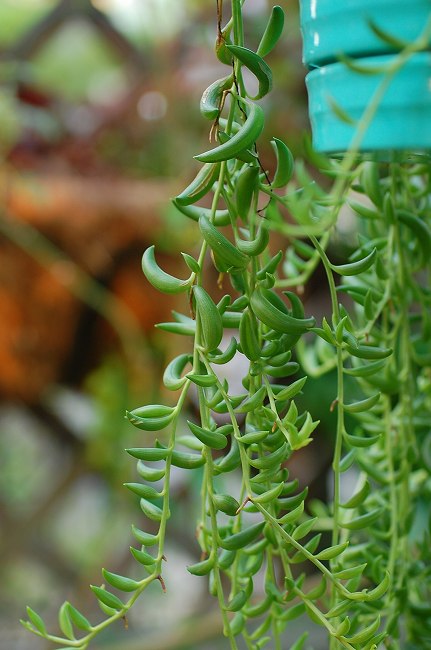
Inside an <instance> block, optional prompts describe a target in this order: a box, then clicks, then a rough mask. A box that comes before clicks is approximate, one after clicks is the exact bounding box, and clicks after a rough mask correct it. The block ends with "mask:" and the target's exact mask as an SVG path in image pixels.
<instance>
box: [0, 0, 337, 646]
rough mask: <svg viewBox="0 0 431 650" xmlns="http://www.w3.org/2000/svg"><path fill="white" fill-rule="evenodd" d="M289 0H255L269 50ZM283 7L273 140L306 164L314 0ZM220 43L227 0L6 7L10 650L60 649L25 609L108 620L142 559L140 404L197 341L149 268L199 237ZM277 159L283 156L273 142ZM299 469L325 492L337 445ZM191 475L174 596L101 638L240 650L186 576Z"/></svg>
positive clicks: (179, 525)
mask: <svg viewBox="0 0 431 650" xmlns="http://www.w3.org/2000/svg"><path fill="white" fill-rule="evenodd" d="M270 6H271V5H270V3H269V2H266V1H265V0H252V1H251V2H248V3H246V6H245V16H246V20H247V25H246V32H247V38H248V43H249V46H250V47H253V43H256V42H258V39H259V36H260V33H261V31H262V26H263V25H264V23H265V20H266V17H267V14H268V9H269V8H270ZM284 8H285V9H286V12H287V25H286V27H285V32H284V37H283V39H282V41H281V43H280V45H279V46H278V47H277V48H276V51H275V52H274V53H272V54H271V62H270V63H271V67H272V69H273V72H274V88H275V90H274V92H272V93H271V95H270V99H268V100H265V102H266V103H265V109H266V112H267V122H266V134H267V138H266V139H267V141H269V138H270V137H272V136H273V135H280V136H281V137H283V138H284V139H285V140H286V141H287V142H288V143H289V146H290V147H291V148H292V150H293V151H294V153H297V154H299V155H300V154H301V153H302V136H303V133H304V131H305V130H306V128H307V117H306V97H305V89H304V83H303V77H304V72H303V70H302V66H301V53H300V32H299V27H298V16H297V8H296V5H295V3H289V4H288V6H287V3H286V6H284ZM215 34H216V12H215V2H214V1H213V0H175V1H173V0H93V2H90V0H3V1H2V2H1V3H0V83H1V86H0V155H1V157H2V166H1V172H0V187H1V202H0V205H1V215H0V251H1V266H0V313H1V315H2V319H1V325H0V365H1V368H2V371H1V376H0V396H1V405H0V433H1V436H0V512H1V524H0V525H1V538H0V539H1V541H0V557H1V559H2V563H1V568H0V571H1V575H0V584H1V591H0V612H1V613H0V637H1V642H0V645H1V646H2V647H4V648H8V649H9V648H14V649H15V650H27V649H28V650H33V649H34V650H42V649H44V648H45V646H44V645H43V643H42V644H41V643H39V642H38V640H37V639H35V638H29V636H28V634H27V633H26V632H25V631H24V630H21V629H20V627H19V623H18V619H19V618H20V617H22V616H23V614H24V607H25V604H27V603H29V602H31V604H32V606H34V607H35V608H36V609H37V610H38V611H40V612H41V614H43V615H44V616H45V617H46V619H47V620H51V621H52V626H53V628H55V625H56V623H55V617H56V611H57V608H58V605H59V604H60V603H61V602H62V601H63V600H65V599H68V600H70V601H71V602H72V603H74V604H75V605H76V606H78V605H79V608H80V609H82V610H84V611H86V612H88V613H90V614H92V616H93V618H94V619H97V616H98V614H97V611H95V610H96V609H97V606H96V603H95V599H94V597H93V596H92V594H91V592H90V591H89V589H88V583H89V582H91V583H92V584H100V580H101V576H100V569H101V567H102V566H105V567H109V568H110V569H111V570H114V571H119V572H120V573H121V572H123V571H126V572H127V571H129V573H130V572H132V571H133V570H134V567H132V566H131V562H130V563H129V552H128V545H129V543H130V534H129V531H130V524H131V523H135V524H137V525H139V520H138V519H139V506H138V503H137V499H136V501H134V499H133V498H132V497H131V496H130V494H127V493H126V490H125V489H124V488H123V487H122V484H123V483H124V482H126V481H130V480H133V479H132V477H133V471H134V463H131V462H130V460H129V459H128V458H127V456H126V454H124V453H123V449H124V448H125V447H127V446H138V445H139V444H141V443H142V444H145V439H142V438H141V439H140V440H139V441H138V440H137V438H136V436H137V433H136V430H131V429H132V427H131V426H130V425H128V424H127V423H126V422H125V420H124V418H123V413H124V411H125V409H126V407H127V408H133V407H135V406H139V405H141V404H144V403H147V402H151V401H154V400H155V401H158V400H157V399H155V398H157V396H158V395H159V394H160V392H161V391H163V389H162V388H161V385H160V384H161V381H160V380H161V373H162V371H163V368H164V364H165V359H166V358H170V357H171V356H172V348H173V347H174V348H178V349H180V345H181V343H180V342H178V341H175V340H174V341H172V340H171V338H172V337H170V339H169V340H168V339H167V340H166V341H165V339H164V337H163V336H162V337H161V336H160V334H158V333H157V331H156V330H154V324H155V323H156V322H159V321H161V320H168V319H169V314H170V310H171V309H172V308H175V302H174V301H173V300H163V301H161V300H160V297H159V295H158V294H157V293H156V292H154V290H152V289H151V287H149V286H148V283H146V281H145V280H144V278H143V276H142V274H141V271H140V259H141V255H142V252H143V250H144V249H145V247H146V246H148V245H149V244H151V243H154V242H156V243H157V246H158V250H159V251H160V253H161V258H160V259H161V260H162V262H163V264H164V266H165V268H167V269H169V268H171V269H173V270H174V269H175V265H176V264H177V259H178V252H179V251H181V250H185V251H190V250H191V249H193V246H194V243H195V242H196V241H197V239H198V234H197V232H196V227H195V224H194V223H193V222H190V224H187V223H184V217H182V216H181V215H179V214H178V213H176V211H175V209H174V208H173V207H172V205H171V203H170V200H169V199H170V197H172V196H174V195H175V194H176V193H178V192H179V191H180V190H181V189H182V188H183V187H184V186H185V185H186V184H187V182H188V181H189V180H190V178H191V177H192V176H193V173H194V172H195V169H196V167H195V163H194V161H193V158H192V157H193V155H194V154H195V153H196V152H197V151H200V150H201V149H202V147H203V145H205V143H206V141H207V137H208V125H207V124H204V123H203V120H202V118H201V116H200V114H199V99H200V96H201V94H202V92H203V90H204V89H205V88H206V87H207V86H208V85H209V83H211V82H212V81H213V80H215V79H217V78H218V77H220V76H222V75H223V74H225V73H224V70H223V66H222V65H221V64H220V63H219V62H218V61H217V59H216V58H215V56H214V54H213V46H214V41H215ZM262 141H263V142H264V141H265V137H263V138H262ZM260 155H261V159H262V160H263V162H264V165H265V166H267V167H268V168H270V167H271V166H272V165H273V164H274V161H273V158H272V153H271V151H270V150H268V149H266V148H265V145H264V144H263V145H262V151H261V152H260ZM318 309H319V307H318V305H317V310H318ZM315 310H316V308H315ZM173 338H174V339H175V337H173ZM327 386H328V383H327V382H326V384H325V386H324V387H322V390H323V389H325V390H327ZM320 394H321V393H320ZM317 395H319V391H317ZM163 399H165V400H167V399H169V398H168V397H167V396H166V395H163ZM308 408H310V406H308ZM317 408H318V404H316V409H317ZM190 409H193V405H190ZM327 417H328V416H327V415H323V416H321V419H324V418H326V419H327ZM300 462H302V466H300V467H298V470H297V471H298V472H299V473H301V472H307V476H308V477H310V475H311V477H312V478H311V481H310V478H308V480H309V481H310V482H313V480H315V481H316V485H318V484H319V481H320V480H321V479H320V477H321V475H322V473H323V469H324V466H325V463H326V459H325V458H324V454H322V452H321V450H320V452H319V458H316V457H314V456H313V454H311V453H310V454H309V453H308V452H307V453H304V455H303V458H302V461H300ZM174 481H175V484H174V492H175V495H176V497H175V503H174V505H173V508H172V510H173V516H172V519H171V522H170V534H169V539H170V543H169V546H168V550H169V555H168V560H169V561H168V563H167V568H166V582H167V586H168V593H167V594H166V595H163V594H159V593H158V592H157V591H156V590H155V591H154V592H151V590H150V592H151V593H150V597H151V596H152V598H151V601H150V600H149V597H148V596H145V597H144V598H143V599H142V603H141V604H138V606H137V607H136V608H135V611H134V614H133V615H132V617H131V620H130V621H128V622H124V626H119V627H118V628H116V629H112V630H110V631H109V633H108V634H106V635H105V637H104V638H102V639H100V641H98V644H96V645H95V647H100V648H102V647H104V648H105V647H106V648H109V649H110V650H117V649H120V648H121V649H122V650H133V649H134V648H136V649H137V648H140V650H145V649H147V648H148V649H150V648H151V650H157V649H158V648H160V649H162V648H166V649H167V648H172V649H174V648H218V647H219V648H223V647H225V643H224V641H223V638H222V637H221V630H220V622H219V615H218V613H217V612H215V611H214V608H213V606H212V605H213V604H212V602H211V599H210V597H209V596H207V595H206V588H205V585H204V584H203V583H202V581H201V580H200V579H196V578H193V577H191V576H190V575H189V574H187V571H186V569H185V566H186V564H188V563H191V562H192V561H196V557H195V555H196V553H197V546H196V544H195V543H194V535H193V530H194V521H195V519H196V517H195V515H196V512H195V509H196V506H195V501H194V493H195V491H196V490H195V486H194V485H193V484H185V483H184V478H183V477H182V475H181V474H180V473H179V474H178V476H176V475H174ZM196 489H198V487H197V486H196ZM129 564H130V567H129ZM127 627H128V628H129V629H128V630H126V628H127ZM217 639H218V640H217Z"/></svg>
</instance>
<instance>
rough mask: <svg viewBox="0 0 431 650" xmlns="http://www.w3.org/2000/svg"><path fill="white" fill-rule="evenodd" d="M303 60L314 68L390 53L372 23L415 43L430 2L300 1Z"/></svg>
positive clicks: (419, 0)
mask: <svg viewBox="0 0 431 650" xmlns="http://www.w3.org/2000/svg"><path fill="white" fill-rule="evenodd" d="M300 10H301V30H302V36H303V60H304V63H305V64H306V65H307V66H309V67H313V66H315V65H322V64H325V63H329V62H333V61H336V60H337V55H338V54H339V53H340V52H342V53H343V54H347V55H349V56H353V57H363V56H367V55H370V56H373V55H376V54H380V53H388V52H390V51H393V50H391V48H390V47H389V46H388V44H387V43H385V42H384V41H382V40H381V39H379V38H378V37H377V36H376V35H375V34H374V32H373V31H372V30H371V29H370V26H369V21H372V22H373V23H374V24H376V25H377V26H378V27H380V28H381V29H383V30H384V31H385V32H387V33H389V34H391V35H393V36H395V37H397V38H398V39H401V40H403V41H407V42H411V41H414V40H415V39H416V38H417V37H418V36H419V34H420V33H421V31H422V30H423V28H424V26H425V23H426V21H427V19H428V18H429V16H430V15H431V3H430V0H300Z"/></svg>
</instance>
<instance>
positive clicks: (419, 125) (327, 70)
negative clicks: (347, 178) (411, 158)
mask: <svg viewBox="0 0 431 650" xmlns="http://www.w3.org/2000/svg"><path fill="white" fill-rule="evenodd" d="M396 58H397V57H396V55H384V56H378V57H367V58H365V59H358V60H357V61H356V63H357V64H360V65H361V66H369V67H370V68H373V67H376V66H378V68H379V69H380V70H381V68H382V65H386V66H387V65H389V64H391V63H393V62H394V61H395V59H396ZM385 78H387V74H386V73H384V72H379V73H378V74H364V73H360V72H355V71H353V70H352V69H351V68H348V67H346V66H345V65H344V64H342V63H333V64H330V65H327V66H324V67H322V68H317V69H315V70H312V71H311V72H310V73H309V74H308V75H307V77H306V85H307V91H308V98H309V115H310V122H311V128H312V133H313V146H314V148H315V149H316V150H317V151H321V152H327V153H340V152H345V151H347V150H349V149H350V148H351V147H352V145H353V143H354V140H355V139H356V138H357V134H358V124H359V123H360V120H361V118H362V117H363V114H364V111H365V110H366V108H367V107H368V106H369V105H370V102H371V100H372V98H373V96H374V94H375V93H376V91H377V89H378V88H379V87H381V84H382V82H384V80H385ZM334 107H338V108H339V109H340V110H337V108H334ZM337 113H338V114H337ZM342 113H345V114H346V116H348V118H349V122H350V121H353V123H348V122H347V121H346V120H343V119H341V117H340V114H342ZM355 145H356V146H355V150H357V151H385V150H395V151H396V150H413V151H424V150H428V149H431V53H428V52H420V53H417V54H415V55H413V56H412V57H411V58H410V59H409V60H408V61H407V62H406V63H405V64H404V65H403V67H402V68H400V69H399V70H398V71H397V72H396V74H395V75H394V76H393V78H392V79H391V80H390V81H389V84H388V86H387V87H386V89H385V92H384V94H383V96H382V98H381V101H380V102H379V104H378V106H377V108H376V111H375V113H374V115H373V117H372V119H371V121H370V123H369V125H368V128H367V129H366V131H365V133H364V134H363V135H362V137H361V140H360V142H355Z"/></svg>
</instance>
